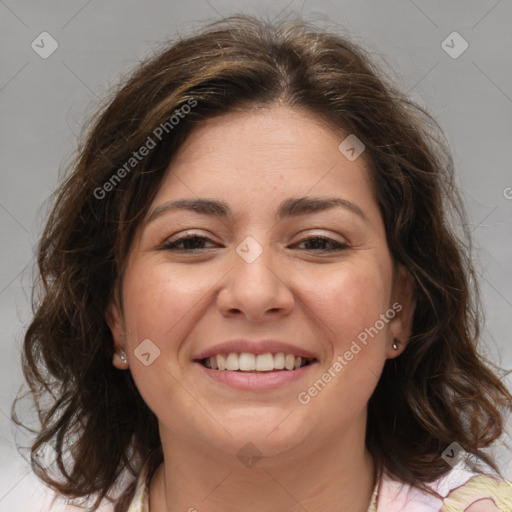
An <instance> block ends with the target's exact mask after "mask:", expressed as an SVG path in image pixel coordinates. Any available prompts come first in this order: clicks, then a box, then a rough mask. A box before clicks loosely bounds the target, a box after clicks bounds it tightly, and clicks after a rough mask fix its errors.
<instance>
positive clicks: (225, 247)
mask: <svg viewBox="0 0 512 512" xmlns="http://www.w3.org/2000/svg"><path fill="white" fill-rule="evenodd" d="M346 136H347V134H344V133H343V132H341V131H337V130H334V129H333V128H332V127H330V126H328V125H327V124H325V123H324V122H322V120H320V119H319V118H317V117H315V116H314V115H313V114H310V113H308V112H305V111H301V110H297V109H293V108H291V107H287V106H272V107H270V108H263V109H258V110H256V109H255V110H251V111H250V112H246V113H244V114H227V115H223V116H219V117H216V118H214V119H211V120H209V121H207V122H205V123H203V124H202V125H200V126H199V127H198V128H196V130H194V131H193V132H192V133H191V134H190V136H189V137H188V138H187V140H186V141H185V143H184V144H183V145H182V146H181V148H180V150H179V151H178V153H177V154H176V155H175V157H174V158H173V160H172V161H171V163H170V166H169V169H168V171H167V173H166V176H165V177H164V180H163V182H162V184H161V187H160V189H159V190H158V192H157V195H156V197H155V199H154V201H153V203H152V205H151V207H150V208H149V212H148V215H147V217H146V221H144V222H143V223H142V224H141V226H140V227H139V230H138V233H137V236H136V238H135V240H134V243H133V246H132V248H131V251H130V254H129V257H128V262H127V267H126V271H125V274H124V276H123V288H122V289H123V311H121V309H120V308H119V306H118V304H117V303H115V302H113V303H112V304H111V305H110V307H109V310H108V313H107V319H108V322H109V325H110V328H111V331H112V334H113V337H114V341H115V344H116V346H117V347H124V348H125V349H126V353H127V358H128V362H127V363H126V364H124V363H122V362H121V361H120V360H119V358H118V357H115V358H114V365H115V366H117V367H118V368H122V369H127V368H129V370H130V371H131V373H132V375H133V378H134V380H135V383H136V385H137V387H138V389H139V391H140V393H141V395H142V397H143V398H144V400H145V401H146V403H147V404H148V406H149V407H150V408H151V409H152V410H153V411H154V413H155V414H156V416H157V417H158V420H159V427H160V436H161V440H162V446H163V451H164V459H165V462H164V464H162V465H161V466H160V467H159V468H158V469H157V471H156V473H155V474H154V476H153V478H152V480H151V485H150V495H149V499H150V511H151V512H160V511H164V510H165V511H171V512H174V511H178V510H180V511H184V510H194V509H197V510H198V511H201V512H206V511H207V512H217V511H223V512H225V511H235V510H241V509H242V510H244V512H253V511H261V510H266V511H270V512H274V511H275V512H277V511H281V510H288V511H292V512H295V511H304V510H308V511H310V512H315V511H322V512H326V511H341V510H343V511H344V512H364V511H366V510H367V507H368V505H369V502H370V497H371V493H372V490H373V486H374V469H375V468H374V463H373V460H372V458H371V456H370V454H369V453H368V452H367V450H366V448H365V444H364V439H365V428H366V418H367V402H368V400H369V398H370V396H371V394H372V392H373V390H374V389H375V386H376V384H377V382H378V378H379V376H380V374H381V372H382V368H383V365H384V363H385V361H386V359H388V358H393V357H396V356H397V355H399V354H400V353H401V352H402V351H403V350H404V348H405V346H406V340H408V338H409V337H410V334H411V322H412V315H413V311H414V300H413V285H412V280H411V277H410V276H409V274H407V273H406V272H405V271H404V270H403V269H401V268H398V269H396V271H394V267H393V261H392V258H391V255H390V253H389V249H388V246H387V242H386V236H385V231H384V225H383V221H382V217H381V214H380V211H379V209H378V206H377V202H376V200H375V198H374V195H373V192H372V188H371V185H370V181H369V175H368V169H367V166H366V162H365V159H364V156H365V155H364V153H363V155H362V156H360V157H359V158H357V159H356V160H355V161H352V162H351V161H349V160H348V159H347V158H345V156H344V155H343V154H342V153H341V152H340V151H339V150H338V145H339V144H340V142H341V141H342V140H343V139H344V138H345V137H346ZM303 196H308V197H312V196H314V197H333V196H335V197H340V198H343V199H345V200H347V201H350V202H351V203H353V204H355V205H356V206H357V207H358V208H360V209H361V210H362V212H363V213H364V216H365V217H366V219H363V218H362V217H360V216H359V215H357V214H355V213H354V212H352V211H351V210H349V209H347V208H343V207H335V208H332V209H329V210H325V211H320V212H314V213H307V214H304V215H301V216H299V217H290V218H285V219H282V220H280V221H278V222H277V221H276V219H275V215H276V211H277V207H278V205H279V204H280V203H281V202H282V201H283V200H285V199H288V198H291V197H303ZM179 198H209V199H218V200H222V201H225V202H226V203H227V204H228V205H229V208H230V209H231V210H232V213H233V217H232V218H219V217H217V216H208V215H204V214H199V213H197V212H192V211H185V210H178V211H167V212H165V213H163V214H162V215H160V216H158V217H157V218H155V219H154V220H152V221H151V222H147V220H148V218H149V216H150V215H151V213H152V212H153V211H154V210H155V208H156V207H158V206H159V205H162V204H163V203H165V202H166V201H170V200H174V199H179ZM191 234H194V235H196V236H203V237H207V238H208V239H209V240H207V241H203V243H202V245H199V247H204V249H203V250H202V251H200V250H197V249H190V247H197V245H196V246H194V245H188V246H187V245H185V246H184V245H183V244H181V245H180V246H179V247H182V248H183V247H189V251H188V252H186V253H185V252H183V251H182V252H178V251H176V250H174V251H173V250H170V249H162V248H161V247H162V244H163V243H164V242H166V241H169V240H170V241H173V240H174V239H175V238H177V236H182V235H191ZM313 235H315V236H322V237H328V238H330V239H332V240H334V244H330V243H325V242H324V243H323V242H322V241H321V240H320V241H319V242H317V244H316V245H315V244H314V243H313V244H312V243H310V242H304V239H305V238H306V237H308V236H313ZM248 236H251V237H253V238H254V239H255V240H256V241H257V242H258V243H259V244H260V246H261V248H262V250H263V252H262V253H261V255H260V256H259V257H258V258H257V259H256V261H254V262H253V263H250V264H249V263H247V262H246V261H245V260H244V259H242V258H241V257H240V256H239V255H238V253H237V252H236V250H235V249H236V247H237V246H238V245H239V244H240V243H241V242H242V241H243V240H244V239H245V238H246V237H248ZM336 242H338V243H340V244H346V245H343V246H342V248H341V250H337V251H336V250H330V251H323V252H322V251H321V250H320V249H322V248H327V249H331V248H333V247H334V248H336V247H337V244H336ZM395 302H398V303H399V304H400V305H401V306H402V309H401V311H400V312H399V313H397V314H396V315H395V317H394V318H393V319H392V320H389V322H388V323H386V324H385V326H384V328H382V329H381V330H380V331H379V332H378V335H376V336H374V337H373V338H370V339H369V342H368V344H367V345H366V346H364V348H362V350H361V351H360V352H359V353H358V354H357V355H355V356H354V357H353V359H352V360H351V361H350V362H348V364H347V365H346V366H345V367H344V368H343V370H342V371H341V372H340V373H339V374H338V375H337V376H336V377H335V378H334V379H332V382H330V383H329V384H328V385H327V386H325V388H324V389H323V390H322V391H321V392H319V393H318V394H317V396H315V397H313V398H311V400H310V402H309V403H308V404H306V405H304V404H301V403H300V402H299V401H298V400H297V395H298V394H299V393H300V392H302V391H307V389H308V388H309V387H310V386H311V385H312V384H313V383H314V382H315V381H316V380H317V379H319V378H321V376H322V374H323V373H324V372H326V371H327V370H328V369H329V368H330V367H332V366H333V364H334V363H335V361H336V360H337V357H338V356H339V355H343V354H344V353H345V352H346V351H347V350H348V349H349V348H350V346H351V343H352V341H353V340H356V339H357V336H358V334H360V333H361V332H362V331H364V330H365V328H368V327H370V326H374V324H375V322H376V320H378V319H379V315H381V314H383V313H385V312H386V311H387V310H389V309H390V308H391V307H392V305H393V304H394V303H395ZM239 337H246V338H252V339H262V338H273V339H279V340H282V341H286V342H289V343H292V344H294V345H298V346H300V347H304V348H305V349H307V350H309V351H311V352H313V353H314V354H315V355H316V357H317V359H318V363H317V364H316V365H315V366H314V368H311V369H310V371H309V372H308V374H307V376H305V377H304V378H301V379H298V380H296V381H294V382H293V383H290V384H286V385H285V386H283V387H281V388H279V389H277V390H266V391H258V392H255V391H251V390H248V391H241V390H237V389H233V388H231V387H228V386H226V385H222V384H218V383H216V382H214V381H213V380H212V379H210V378H208V377H207V376H205V374H204V373H205V372H204V371H203V370H202V368H200V367H199V366H198V364H197V363H194V362H193V361H192V359H193V356H194V355H196V354H198V353H199V352H201V351H203V350H205V349H207V348H209V347H211V346H213V345H216V344H218V343H221V342H224V341H227V340H231V339H234V338H239ZM395 337H397V338H399V339H400V340H401V342H400V343H399V348H398V350H394V349H393V348H392V343H393V338H395ZM144 339H150V340H151V341H152V343H154V344H155V345H156V346H157V347H158V348H159V350H160V356H159V357H158V358H157V359H155V360H154V362H153V363H152V364H150V365H149V366H145V365H144V364H142V363H141V362H140V361H139V360H138V358H137V357H136V356H135V354H134V350H135V349H136V348H137V346H138V345H139V344H140V343H141V341H142V340H144ZM246 443H252V444H253V445H255V446H256V447H257V448H258V450H259V451H260V452H261V454H262V456H263V457H262V458H261V459H260V460H259V461H258V462H257V463H256V464H255V465H253V466H252V467H247V466H245V465H244V464H242V463H241V461H240V460H239V458H238V457H237V453H238V451H239V450H240V449H241V448H242V447H243V446H244V445H245V444H246Z"/></svg>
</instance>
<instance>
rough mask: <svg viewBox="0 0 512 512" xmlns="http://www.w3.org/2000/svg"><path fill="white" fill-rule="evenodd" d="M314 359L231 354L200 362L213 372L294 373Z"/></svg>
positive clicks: (282, 353)
mask: <svg viewBox="0 0 512 512" xmlns="http://www.w3.org/2000/svg"><path fill="white" fill-rule="evenodd" d="M314 361H315V359H314V358H305V357H301V356H295V355H294V354H285V353H284V352H278V353H276V354H272V353H270V352H268V353H266V354H253V353H250V352H242V353H236V352H230V353H229V354H217V355H214V356H211V357H207V358H205V359H202V360H201V361H200V362H201V364H202V365H203V366H205V367H206V368H210V369H212V370H224V371H231V372H272V371H281V370H287V371H293V370H298V369H299V368H303V367H304V366H307V365H308V364H310V363H312V362H314Z"/></svg>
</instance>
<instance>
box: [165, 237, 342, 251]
mask: <svg viewBox="0 0 512 512" xmlns="http://www.w3.org/2000/svg"><path fill="white" fill-rule="evenodd" d="M189 240H207V241H211V240H210V239H209V238H207V237H204V236H200V235H188V236H183V237H181V238H178V239H176V240H173V241H172V242H165V243H164V244H163V245H162V246H161V249H162V250H167V251H175V252H192V251H194V252H198V251H205V250H207V249H205V248H196V249H184V248H178V247H177V245H178V244H180V243H183V242H185V241H189ZM312 240H322V241H324V242H328V243H331V244H332V245H334V246H335V248H334V249H318V250H314V249H310V250H313V251H315V252H336V251H342V250H343V249H346V248H347V247H348V245H347V244H344V243H340V242H337V241H336V240H333V239H332V238H328V237H325V236H314V235H313V236H309V237H306V238H304V239H302V240H300V241H299V242H297V243H296V244H295V245H297V244H301V243H304V242H310V241H312ZM304 250H308V249H304Z"/></svg>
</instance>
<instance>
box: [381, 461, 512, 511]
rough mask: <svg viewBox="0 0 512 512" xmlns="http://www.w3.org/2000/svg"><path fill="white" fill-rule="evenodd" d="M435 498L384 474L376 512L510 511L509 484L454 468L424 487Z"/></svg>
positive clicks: (510, 485)
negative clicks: (436, 494) (431, 491)
mask: <svg viewBox="0 0 512 512" xmlns="http://www.w3.org/2000/svg"><path fill="white" fill-rule="evenodd" d="M428 486H429V487H430V488H431V489H432V490H433V491H435V492H436V493H438V495H439V497H436V496H434V495H432V494H429V493H426V492H425V491H423V490H421V489H418V488H415V487H412V486H410V485H408V484H405V483H403V482H399V481H396V480H393V479H392V478H391V477H390V476H389V474H387V473H384V474H383V477H382V482H381V486H380V489H379V497H378V508H377V512H394V511H395V510H396V511H399V510H401V511H402V512H408V511H414V512H510V511H512V483H511V482H509V481H507V480H503V479H502V478H500V477H499V476H497V475H494V474H492V473H488V474H487V473H486V474H483V473H477V472H474V471H472V470H470V469H469V468H467V467H466V466H455V467H454V468H453V469H451V470H450V472H448V473H447V474H446V475H444V476H443V477H441V478H439V479H438V480H436V481H434V482H432V483H430V484H429V485H428Z"/></svg>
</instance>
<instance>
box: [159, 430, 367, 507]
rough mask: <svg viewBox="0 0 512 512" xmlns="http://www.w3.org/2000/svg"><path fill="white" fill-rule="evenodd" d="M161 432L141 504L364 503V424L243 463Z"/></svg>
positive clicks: (365, 464) (348, 504) (337, 504)
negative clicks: (159, 452) (159, 453)
mask: <svg viewBox="0 0 512 512" xmlns="http://www.w3.org/2000/svg"><path fill="white" fill-rule="evenodd" d="M162 434H163V435H162ZM165 434H166V432H165V429H163V428H162V427H161V438H162V447H163V453H164V463H162V464H161V466H160V467H159V468H158V469H157V470H156V472H155V474H154V476H153V478H152V480H151V484H150V489H149V497H150V507H149V512H175V511H176V512H177V511H183V510H186V511H190V512H194V511H197V512H221V511H222V512H225V511H226V510H244V511H245V512H256V511H258V512H259V511H261V510H265V511H268V512H278V511H281V510H287V511H290V512H304V510H308V511H309V512H320V511H321V512H339V511H343V512H366V511H367V509H368V507H369V505H370V499H371V495H372V492H373V488H374V485H375V483H376V482H375V467H374V462H373V459H372V457H371V456H370V454H369V453H368V451H367V450H366V449H365V446H364V429H363V432H362V435H361V432H360V431H359V432H357V430H355V431H354V434H353V435H350V433H349V435H340V436H339V437H338V436H332V438H334V441H331V442H329V443H324V444H323V445H321V446H316V447H315V449H314V450H311V451H309V452H305V450H304V448H301V449H300V450H297V452H300V453H287V454H284V455H283V454H281V455H279V456H275V457H271V458H266V457H264V458H262V459H260V460H258V461H257V462H256V463H255V464H254V465H252V466H251V467H247V466H245V465H244V464H242V463H241V462H240V460H238V458H237V457H236V456H229V457H226V456H225V455H221V456H219V454H218V453H212V452H210V451H208V450H199V449H197V447H196V446H189V445H187V444H186V443H184V442H183V440H180V439H175V438H173V437H172V436H170V435H165ZM345 434H347V433H345ZM332 438H331V439H332Z"/></svg>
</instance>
